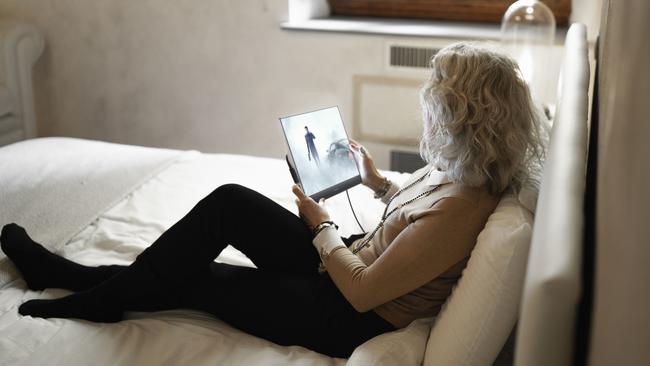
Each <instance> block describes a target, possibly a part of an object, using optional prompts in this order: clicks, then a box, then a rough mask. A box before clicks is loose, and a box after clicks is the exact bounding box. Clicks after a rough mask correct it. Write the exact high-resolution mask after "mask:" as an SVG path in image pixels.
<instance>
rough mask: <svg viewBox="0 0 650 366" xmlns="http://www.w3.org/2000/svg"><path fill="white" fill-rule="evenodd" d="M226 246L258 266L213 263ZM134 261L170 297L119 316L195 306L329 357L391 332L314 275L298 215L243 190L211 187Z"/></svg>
mask: <svg viewBox="0 0 650 366" xmlns="http://www.w3.org/2000/svg"><path fill="white" fill-rule="evenodd" d="M228 244H230V245H232V246H233V247H235V248H237V249H238V250H240V251H241V252H243V253H244V254H245V255H246V256H247V257H248V258H250V259H251V260H252V261H253V263H255V265H256V267H257V269H255V268H248V267H241V266H234V265H229V264H222V263H215V262H214V259H215V258H216V257H217V256H218V255H219V253H221V251H222V250H223V249H224V248H225V247H226V246H227V245H228ZM348 245H349V242H348ZM138 261H144V262H146V263H148V267H149V268H150V269H151V271H152V272H154V274H155V277H156V278H158V280H159V282H160V284H162V286H161V285H160V284H157V286H152V287H159V288H163V289H164V291H165V292H167V293H166V294H165V296H160V297H157V296H154V297H150V298H149V299H150V300H143V301H142V302H141V303H139V304H135V305H134V306H131V308H130V309H124V310H140V311H157V310H164V309H173V308H190V309H197V310H202V311H206V312H208V313H211V314H213V315H214V316H216V317H217V318H219V319H221V320H223V321H225V322H227V323H229V324H231V325H232V326H234V327H236V328H239V329H241V330H243V331H246V332H248V333H250V334H253V335H256V336H258V337H262V338H265V339H268V340H270V341H272V342H275V343H277V344H280V345H287V346H288V345H300V346H304V347H307V348H309V349H312V350H315V351H318V352H320V353H323V354H326V355H329V356H335V357H348V356H350V354H351V353H352V351H353V350H354V349H355V348H356V347H357V346H358V345H360V344H361V343H363V342H365V341H366V340H368V339H370V338H372V337H374V336H376V335H379V334H382V333H385V332H388V331H392V330H395V327H394V326H392V325H391V324H390V323H388V322H387V321H385V320H384V319H383V318H381V317H379V316H378V315H377V314H375V312H373V311H369V312H366V313H359V312H357V311H356V310H354V308H353V307H352V306H351V305H350V304H349V303H348V301H347V300H346V299H345V298H344V297H343V295H342V294H341V293H340V291H339V290H338V288H337V287H336V286H335V285H334V283H333V282H332V280H331V279H330V278H329V276H328V275H327V274H319V273H318V270H317V269H318V264H319V261H320V259H319V257H318V254H317V252H316V250H315V249H314V247H313V245H312V234H311V232H310V230H309V229H308V228H307V226H306V225H305V223H304V222H303V221H302V220H301V219H300V218H298V217H297V216H296V215H294V214H293V213H291V212H290V211H288V210H286V209H284V208H283V207H282V206H280V205H278V204H277V203H275V202H273V201H272V200H270V199H268V198H266V197H264V196H263V195H261V194H259V193H257V192H255V191H252V190H250V189H248V188H245V187H242V186H240V185H236V184H227V185H223V186H221V187H219V188H217V189H216V190H214V191H213V192H212V193H211V194H209V195H208V196H207V197H205V198H204V199H202V200H201V201H200V202H199V203H198V204H197V205H196V206H195V207H194V208H193V209H192V210H191V211H190V212H189V213H188V214H187V215H186V216H185V217H183V218H182V219H181V220H180V221H179V222H177V223H176V224H174V225H173V226H172V227H171V228H170V229H169V230H167V231H166V232H165V233H163V234H162V235H161V236H160V238H159V239H157V240H156V242H154V243H153V244H152V245H151V246H150V247H149V248H147V249H146V250H145V251H144V252H143V253H142V254H140V256H138ZM134 282H135V283H138V286H142V282H141V281H134ZM134 290H137V289H129V292H133V291H134Z"/></svg>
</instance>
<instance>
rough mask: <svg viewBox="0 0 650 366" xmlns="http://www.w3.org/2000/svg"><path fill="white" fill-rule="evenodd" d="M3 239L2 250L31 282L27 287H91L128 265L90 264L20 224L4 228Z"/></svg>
mask: <svg viewBox="0 0 650 366" xmlns="http://www.w3.org/2000/svg"><path fill="white" fill-rule="evenodd" d="M0 243H1V245H2V251H3V252H4V253H5V254H6V255H7V257H9V259H11V261H12V262H13V263H14V264H15V265H16V267H17V268H18V271H19V272H20V273H21V274H22V276H23V278H24V279H25V282H27V287H29V288H30V289H32V290H36V291H40V290H43V289H45V288H51V287H56V288H65V289H68V290H72V291H83V290H87V289H89V288H92V287H94V286H96V285H98V284H100V283H102V282H104V281H106V280H107V279H109V278H111V277H112V276H113V275H115V274H116V273H118V272H119V271H120V270H122V269H123V268H125V267H124V266H117V265H112V266H99V267H89V266H84V265H81V264H78V263H75V262H73V261H70V260H68V259H65V258H63V257H61V256H58V255H56V254H54V253H51V252H50V251H48V250H47V249H45V248H44V247H43V246H42V245H40V244H39V243H37V242H35V241H34V240H32V238H30V237H29V235H27V232H26V231H25V229H23V228H22V227H20V226H18V225H16V224H8V225H5V226H4V227H3V228H2V233H1V234H0Z"/></svg>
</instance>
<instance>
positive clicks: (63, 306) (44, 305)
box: [18, 293, 123, 323]
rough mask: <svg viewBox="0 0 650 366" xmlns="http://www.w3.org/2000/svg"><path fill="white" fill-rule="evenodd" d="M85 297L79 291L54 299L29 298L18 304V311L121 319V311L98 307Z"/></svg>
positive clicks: (107, 320) (110, 320) (40, 315)
mask: <svg viewBox="0 0 650 366" xmlns="http://www.w3.org/2000/svg"><path fill="white" fill-rule="evenodd" d="M86 298H87V296H85V294H84V293H79V294H72V295H69V296H66V297H63V298H60V299H54V300H30V301H27V302H25V303H24V304H22V305H20V307H19V308H18V312H19V313H20V314H22V315H29V316H33V317H38V318H66V319H68V318H75V319H85V320H90V321H93V322H97V323H115V322H119V321H120V320H122V317H123V312H122V311H118V310H105V309H100V308H99V307H98V306H96V305H94V304H93V303H92V302H91V301H89V300H87V299H86Z"/></svg>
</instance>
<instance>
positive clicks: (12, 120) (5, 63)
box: [0, 20, 45, 146]
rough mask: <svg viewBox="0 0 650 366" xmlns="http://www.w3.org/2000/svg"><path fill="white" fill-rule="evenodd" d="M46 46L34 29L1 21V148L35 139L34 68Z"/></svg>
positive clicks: (29, 26)
mask: <svg viewBox="0 0 650 366" xmlns="http://www.w3.org/2000/svg"><path fill="white" fill-rule="evenodd" d="M44 43H45V42H44V40H43V36H42V35H41V33H40V32H39V31H38V30H37V29H36V28H34V27H33V26H31V25H27V24H22V23H17V22H12V21H6V20H0V146H2V145H6V144H9V143H12V142H15V141H18V140H23V139H26V138H31V137H36V117H35V113H34V98H33V89H32V67H33V66H34V63H35V62H36V60H37V59H38V58H39V56H40V55H41V53H42V52H43V48H44Z"/></svg>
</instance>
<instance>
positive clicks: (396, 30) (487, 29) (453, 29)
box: [280, 16, 566, 45]
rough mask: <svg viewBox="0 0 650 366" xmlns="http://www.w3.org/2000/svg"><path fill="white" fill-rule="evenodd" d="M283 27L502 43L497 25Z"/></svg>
mask: <svg viewBox="0 0 650 366" xmlns="http://www.w3.org/2000/svg"><path fill="white" fill-rule="evenodd" d="M280 27H281V28H282V29H284V30H291V31H316V32H333V33H353V34H368V35H386V36H405V37H428V38H448V39H471V40H480V41H498V40H500V39H501V26H500V24H496V23H474V22H451V21H434V20H415V19H388V18H362V17H359V18H357V17H342V16H333V17H327V18H314V19H305V20H297V21H287V22H284V23H282V24H281V25H280ZM565 36H566V27H558V28H557V31H556V32H555V37H556V44H558V45H561V44H563V43H564V37H565Z"/></svg>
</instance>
